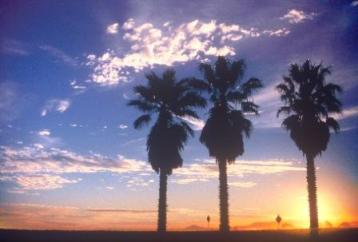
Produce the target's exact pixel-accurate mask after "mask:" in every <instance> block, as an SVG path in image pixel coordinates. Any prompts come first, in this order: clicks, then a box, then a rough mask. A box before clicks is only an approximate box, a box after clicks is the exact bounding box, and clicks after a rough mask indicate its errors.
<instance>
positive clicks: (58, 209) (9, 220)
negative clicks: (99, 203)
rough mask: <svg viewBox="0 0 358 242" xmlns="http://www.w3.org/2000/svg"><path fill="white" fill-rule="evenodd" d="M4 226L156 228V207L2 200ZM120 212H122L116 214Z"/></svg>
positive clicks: (17, 227)
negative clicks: (141, 207) (27, 202)
mask: <svg viewBox="0 0 358 242" xmlns="http://www.w3.org/2000/svg"><path fill="white" fill-rule="evenodd" d="M0 210H1V211H2V212H1V213H0V219H1V221H4V222H3V223H2V228H16V229H63V230H118V228H120V229H123V230H139V229H141V230H153V229H154V225H152V224H153V223H152V218H151V216H143V215H144V214H147V215H148V214H150V213H155V212H156V211H153V210H144V209H143V210H139V209H138V210H136V209H120V208H93V209H92V208H78V207H66V206H51V205H44V204H26V203H22V204H19V203H17V204H0ZM114 214H120V215H121V216H114Z"/></svg>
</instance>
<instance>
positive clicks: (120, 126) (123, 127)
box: [118, 124, 128, 129]
mask: <svg viewBox="0 0 358 242" xmlns="http://www.w3.org/2000/svg"><path fill="white" fill-rule="evenodd" d="M118 128H120V129H126V128H128V126H127V125H125V124H120V125H118Z"/></svg>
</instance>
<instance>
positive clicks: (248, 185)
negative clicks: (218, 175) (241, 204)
mask: <svg viewBox="0 0 358 242" xmlns="http://www.w3.org/2000/svg"><path fill="white" fill-rule="evenodd" d="M228 184H229V186H230V187H238V188H251V187H254V186H256V185H257V183H255V182H238V181H236V182H229V183H228Z"/></svg>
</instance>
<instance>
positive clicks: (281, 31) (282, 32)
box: [264, 28, 290, 37]
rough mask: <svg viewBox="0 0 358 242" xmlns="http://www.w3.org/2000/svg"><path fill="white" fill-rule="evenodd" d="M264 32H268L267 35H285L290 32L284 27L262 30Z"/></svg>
mask: <svg viewBox="0 0 358 242" xmlns="http://www.w3.org/2000/svg"><path fill="white" fill-rule="evenodd" d="M264 33H265V34H268V35H269V36H277V37H281V36H286V35H288V34H289V33H290V31H289V30H288V29H286V28H281V29H276V30H264Z"/></svg>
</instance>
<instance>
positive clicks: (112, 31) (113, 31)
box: [106, 23, 119, 34]
mask: <svg viewBox="0 0 358 242" xmlns="http://www.w3.org/2000/svg"><path fill="white" fill-rule="evenodd" d="M118 27H119V24H118V23H113V24H111V25H108V26H107V29H106V32H107V34H116V33H118Z"/></svg>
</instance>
